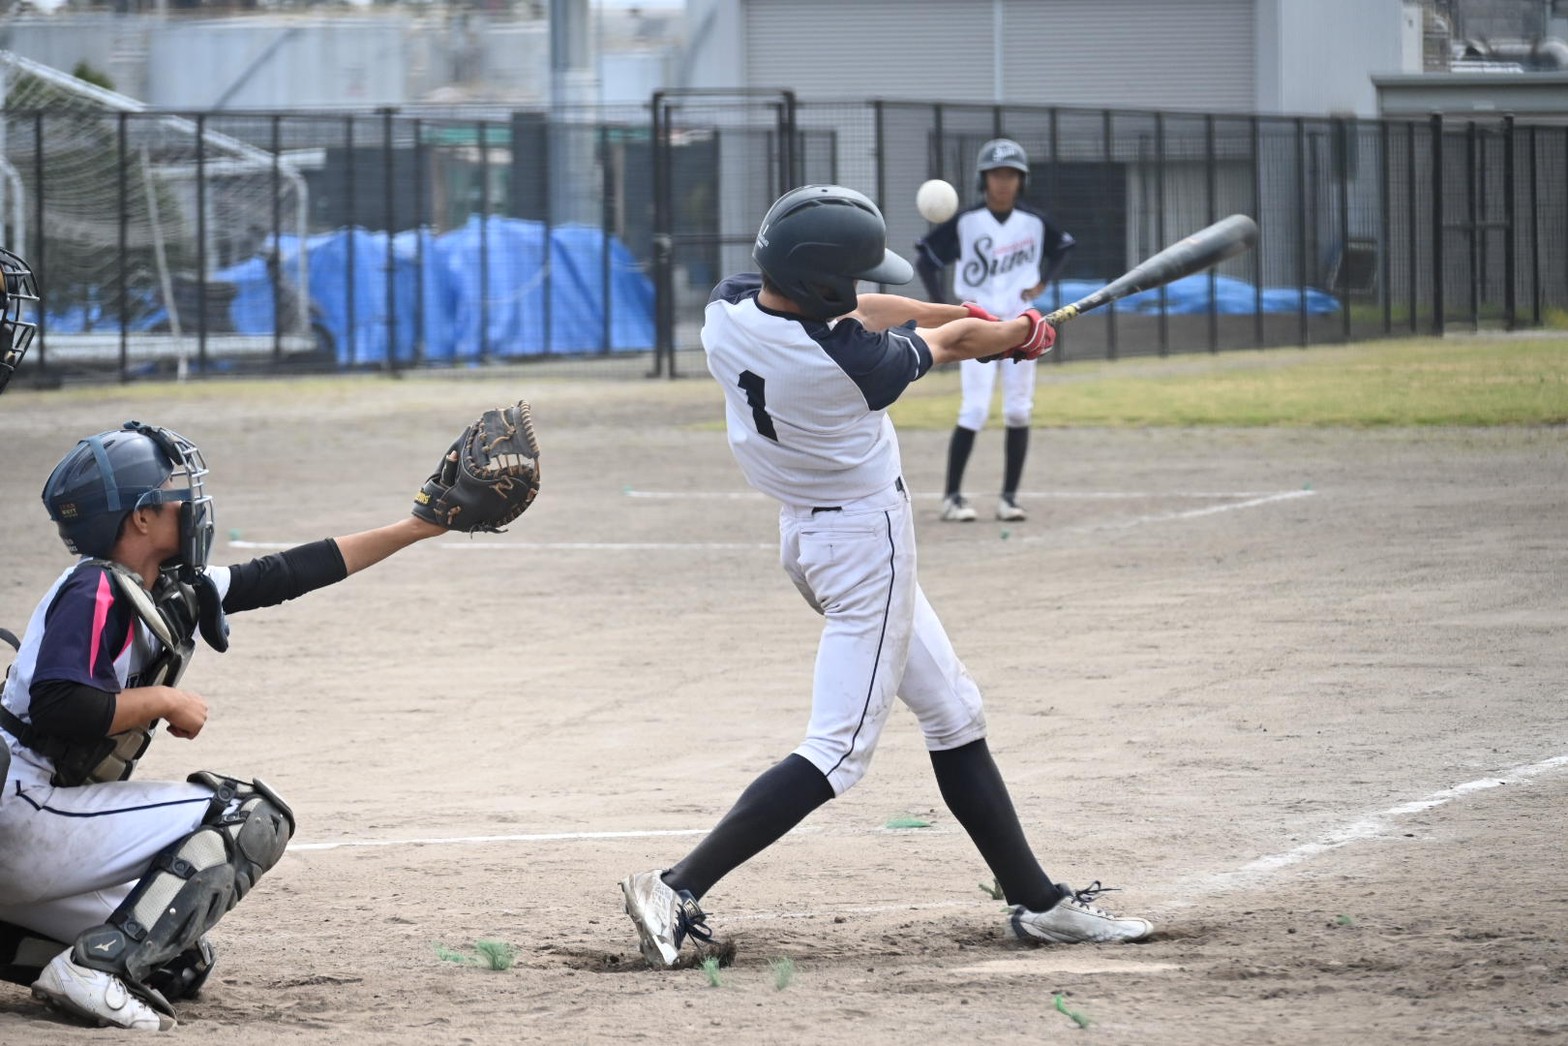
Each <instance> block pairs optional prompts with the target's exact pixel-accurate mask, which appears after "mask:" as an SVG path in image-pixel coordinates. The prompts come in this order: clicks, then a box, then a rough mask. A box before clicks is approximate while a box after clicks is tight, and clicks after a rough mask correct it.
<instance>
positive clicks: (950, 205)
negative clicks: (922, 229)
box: [915, 178, 958, 222]
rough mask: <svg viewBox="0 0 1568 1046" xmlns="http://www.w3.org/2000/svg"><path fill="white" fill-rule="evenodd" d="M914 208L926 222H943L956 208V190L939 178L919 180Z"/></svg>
mask: <svg viewBox="0 0 1568 1046" xmlns="http://www.w3.org/2000/svg"><path fill="white" fill-rule="evenodd" d="M915 210H917V211H919V212H920V217H922V218H924V219H925V220H926V221H928V222H945V221H947V220H948V219H949V218H951V217H952V216H953V212H955V211H957V210H958V190H957V189H955V188H953V186H952V184H951V183H949V182H944V181H943V180H942V179H940V178H932V179H931V180H930V181H928V182H921V183H920V188H919V189H917V190H916V191H915Z"/></svg>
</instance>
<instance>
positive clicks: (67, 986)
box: [33, 951, 175, 1031]
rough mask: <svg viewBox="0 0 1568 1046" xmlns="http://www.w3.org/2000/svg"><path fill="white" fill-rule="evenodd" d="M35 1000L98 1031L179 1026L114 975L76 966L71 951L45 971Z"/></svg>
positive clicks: (39, 977)
mask: <svg viewBox="0 0 1568 1046" xmlns="http://www.w3.org/2000/svg"><path fill="white" fill-rule="evenodd" d="M33 998H35V999H39V1000H41V1001H43V1002H44V1003H45V1004H47V1005H48V1006H49V1007H51V1008H52V1009H55V1010H59V1011H60V1012H61V1013H65V1014H69V1015H70V1016H72V1017H76V1018H78V1019H80V1020H84V1021H86V1022H87V1023H89V1024H91V1025H93V1026H94V1027H97V1028H110V1027H113V1028H129V1029H132V1030H135V1031H168V1030H169V1029H170V1028H172V1027H174V1024H175V1021H174V1018H173V1017H170V1016H168V1015H167V1014H163V1013H159V1012H158V1011H157V1010H155V1009H153V1008H152V1006H150V1005H148V1004H147V1003H146V1002H144V1001H142V1000H141V999H139V998H137V997H136V996H135V995H133V994H131V990H130V989H129V988H127V987H126V986H125V982H124V981H122V980H121V979H120V978H118V977H116V976H115V975H114V974H112V973H108V972H106V971H104V970H92V969H88V968H87V967H85V966H78V965H77V964H76V963H74V962H72V961H71V953H70V952H69V951H64V952H61V953H60V954H59V955H56V956H55V957H54V958H53V959H52V960H50V963H49V965H48V966H45V967H44V971H43V973H41V974H39V975H38V979H37V980H36V981H34V982H33Z"/></svg>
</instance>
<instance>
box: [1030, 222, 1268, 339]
mask: <svg viewBox="0 0 1568 1046" xmlns="http://www.w3.org/2000/svg"><path fill="white" fill-rule="evenodd" d="M1257 242H1258V226H1257V223H1256V222H1254V221H1253V220H1252V219H1251V218H1248V217H1247V216H1246V215H1245V214H1233V215H1231V216H1230V217H1228V218H1222V219H1220V220H1219V221H1217V222H1215V223H1214V224H1213V225H1210V226H1208V227H1206V228H1203V229H1199V230H1198V231H1197V232H1195V233H1193V234H1192V235H1191V236H1188V237H1187V238H1186V239H1184V240H1180V241H1178V242H1177V243H1173V244H1171V245H1170V246H1169V247H1167V248H1165V249H1164V250H1163V251H1160V252H1159V253H1158V254H1155V255H1151V256H1150V257H1149V258H1147V259H1145V260H1144V261H1142V262H1140V263H1139V264H1137V265H1135V266H1133V267H1132V268H1131V269H1129V270H1128V271H1127V272H1125V273H1123V274H1122V275H1120V276H1118V277H1116V279H1114V280H1112V281H1111V282H1110V283H1107V284H1106V285H1105V286H1104V287H1101V288H1100V289H1099V290H1097V291H1095V292H1094V293H1093V294H1088V295H1085V296H1084V297H1082V298H1079V299H1078V300H1077V301H1075V302H1073V303H1072V304H1070V305H1063V306H1062V307H1061V308H1060V309H1057V310H1055V311H1054V312H1051V313H1048V314H1047V315H1046V317H1045V320H1046V322H1047V323H1049V324H1050V325H1051V326H1053V327H1059V326H1061V325H1062V324H1064V323H1066V322H1067V321H1069V320H1072V319H1076V318H1077V317H1078V316H1081V315H1082V314H1084V313H1086V312H1089V311H1091V310H1093V309H1098V308H1099V307H1100V306H1102V305H1109V304H1110V303H1111V302H1113V301H1117V300H1118V299H1121V298H1125V297H1127V296H1128V295H1129V294H1137V293H1138V292H1139V291H1146V290H1149V289H1151V288H1154V287H1160V286H1163V285H1165V284H1167V283H1170V282H1171V281H1172V280H1179V279H1181V278H1182V277H1183V276H1191V275H1192V274H1193V273H1195V272H1199V271H1200V270H1203V269H1207V268H1208V267H1209V266H1211V265H1218V264H1219V263H1220V262H1222V261H1224V260H1225V259H1226V258H1231V257H1234V256H1236V255H1238V254H1240V253H1242V252H1243V251H1246V250H1250V249H1251V248H1252V245H1253V244H1255V243H1257Z"/></svg>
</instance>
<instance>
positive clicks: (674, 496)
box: [621, 487, 1277, 501]
mask: <svg viewBox="0 0 1568 1046" xmlns="http://www.w3.org/2000/svg"><path fill="white" fill-rule="evenodd" d="M621 493H622V495H623V496H625V497H628V498H650V499H654V500H661V501H770V500H772V499H771V498H769V497H768V495H766V494H762V493H759V492H758V491H755V490H633V489H631V488H629V487H628V488H627V489H626V490H623V491H622V492H621ZM1275 493H1277V491H1272V490H1212V491H1202V490H1023V491H1019V492H1018V497H1019V498H1020V499H1026V498H1044V499H1047V500H1050V499H1057V500H1065V501H1076V500H1087V501H1093V500H1097V499H1104V500H1123V501H1126V500H1147V499H1149V498H1202V499H1204V500H1209V501H1212V500H1214V499H1215V498H1257V497H1264V496H1266V495H1272V494H1275ZM943 496H944V495H943V494H942V493H941V492H940V491H921V492H919V493H915V494H911V495H910V497H912V498H926V499H929V500H932V501H940V500H941V499H942V497H943Z"/></svg>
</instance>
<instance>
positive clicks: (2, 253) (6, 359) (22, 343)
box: [0, 247, 38, 392]
mask: <svg viewBox="0 0 1568 1046" xmlns="http://www.w3.org/2000/svg"><path fill="white" fill-rule="evenodd" d="M37 330H38V282H37V281H36V280H35V279H34V278H33V270H32V269H31V268H29V267H28V264H27V263H26V262H25V261H23V260H22V259H21V258H19V257H17V256H16V255H15V254H12V253H11V252H10V251H8V250H6V249H5V248H4V247H0V392H4V391H5V387H6V385H8V384H9V383H10V381H11V375H12V374H15V373H16V368H17V367H19V366H21V363H22V357H23V356H25V355H27V347H28V346H29V345H31V344H32V342H33V334H34V332H35V331H37Z"/></svg>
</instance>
